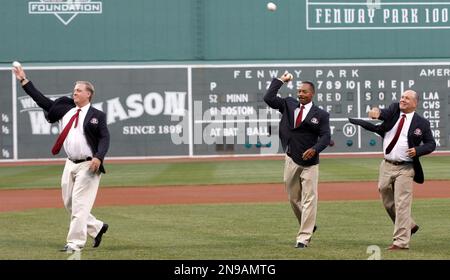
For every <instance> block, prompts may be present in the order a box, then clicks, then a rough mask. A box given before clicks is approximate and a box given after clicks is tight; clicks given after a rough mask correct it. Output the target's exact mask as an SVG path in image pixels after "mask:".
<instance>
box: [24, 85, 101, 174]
mask: <svg viewBox="0 0 450 280" xmlns="http://www.w3.org/2000/svg"><path fill="white" fill-rule="evenodd" d="M22 88H23V89H24V90H25V92H26V93H27V94H28V95H29V96H30V97H31V98H33V100H34V101H35V102H36V103H37V105H38V106H39V107H41V108H42V109H43V110H44V114H45V118H46V119H47V120H48V122H50V123H54V122H57V121H59V120H60V119H62V117H63V116H64V115H65V114H66V113H67V112H68V111H69V110H70V109H72V108H74V107H75V106H76V105H75V102H74V101H73V99H72V98H69V97H66V96H64V97H61V98H58V99H56V100H54V101H53V100H51V99H49V98H47V97H46V96H44V95H43V94H42V93H41V92H40V91H39V90H38V89H36V88H35V87H34V85H33V83H32V82H31V81H30V82H28V83H26V84H25V85H24V86H23V87H22ZM83 129H84V134H85V135H86V141H87V143H88V145H89V147H90V148H91V151H92V155H93V157H95V158H98V159H99V160H100V161H101V165H100V169H99V170H100V171H101V172H102V173H105V168H104V166H103V160H104V158H105V155H106V153H107V152H108V148H109V131H108V127H107V125H106V115H105V113H103V112H102V111H100V110H97V109H96V108H94V107H92V106H91V107H89V110H88V112H87V113H86V117H85V119H84V123H83Z"/></svg>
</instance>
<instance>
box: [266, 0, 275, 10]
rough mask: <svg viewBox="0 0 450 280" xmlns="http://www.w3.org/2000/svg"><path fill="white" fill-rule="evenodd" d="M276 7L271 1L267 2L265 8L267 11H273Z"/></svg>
mask: <svg viewBox="0 0 450 280" xmlns="http://www.w3.org/2000/svg"><path fill="white" fill-rule="evenodd" d="M276 9H277V5H275V3H273V2H269V3H267V10H269V11H272V12H273V11H275V10H276Z"/></svg>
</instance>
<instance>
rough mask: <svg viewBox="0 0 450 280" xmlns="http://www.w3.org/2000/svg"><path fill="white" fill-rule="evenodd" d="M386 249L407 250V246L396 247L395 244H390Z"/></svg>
mask: <svg viewBox="0 0 450 280" xmlns="http://www.w3.org/2000/svg"><path fill="white" fill-rule="evenodd" d="M387 249H388V250H389V251H395V250H408V249H409V248H403V247H398V246H397V245H394V244H392V245H391V246H389V247H388V248H387Z"/></svg>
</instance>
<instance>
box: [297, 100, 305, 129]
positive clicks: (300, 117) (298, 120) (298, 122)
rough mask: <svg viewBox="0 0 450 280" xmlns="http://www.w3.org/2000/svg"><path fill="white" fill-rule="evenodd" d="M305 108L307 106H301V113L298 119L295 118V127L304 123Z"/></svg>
mask: <svg viewBox="0 0 450 280" xmlns="http://www.w3.org/2000/svg"><path fill="white" fill-rule="evenodd" d="M304 108H305V106H303V105H302V106H301V107H300V113H298V116H297V119H296V120H295V127H299V126H300V124H301V123H302V116H303V109H304Z"/></svg>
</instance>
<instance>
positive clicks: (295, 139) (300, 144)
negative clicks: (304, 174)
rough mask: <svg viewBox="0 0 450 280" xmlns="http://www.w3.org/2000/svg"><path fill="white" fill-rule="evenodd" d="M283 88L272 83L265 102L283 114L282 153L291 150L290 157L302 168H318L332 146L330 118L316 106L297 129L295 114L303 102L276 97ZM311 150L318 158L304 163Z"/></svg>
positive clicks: (281, 130)
mask: <svg viewBox="0 0 450 280" xmlns="http://www.w3.org/2000/svg"><path fill="white" fill-rule="evenodd" d="M282 85H283V82H282V81H280V80H279V79H276V78H275V79H273V80H272V83H271V84H270V87H269V89H268V90H267V92H266V94H265V95H264V101H265V102H266V103H267V105H269V106H270V107H271V108H273V109H277V110H278V111H280V113H281V114H282V116H281V120H280V127H279V136H280V140H281V145H282V146H283V150H284V151H286V149H287V147H289V151H288V156H290V157H291V158H292V159H293V160H294V162H295V163H297V164H299V165H303V166H310V165H314V164H317V163H319V153H320V152H322V151H323V150H324V149H325V148H326V147H327V146H328V145H329V144H330V139H331V133H330V115H329V114H328V113H327V112H325V111H324V110H322V109H320V108H319V107H317V106H316V105H314V104H313V106H312V107H311V110H309V112H308V115H306V117H305V119H304V120H303V122H302V123H301V124H300V126H299V127H297V128H294V112H295V109H296V108H298V107H299V106H300V102H299V101H298V100H297V99H295V98H292V97H286V98H281V97H279V96H277V93H278V90H279V89H280V88H281V86H282ZM309 148H313V149H314V150H316V155H315V156H314V157H313V158H311V159H309V160H306V161H305V160H303V159H302V154H303V153H304V152H305V151H306V150H308V149H309Z"/></svg>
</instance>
